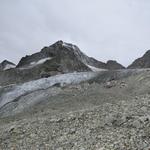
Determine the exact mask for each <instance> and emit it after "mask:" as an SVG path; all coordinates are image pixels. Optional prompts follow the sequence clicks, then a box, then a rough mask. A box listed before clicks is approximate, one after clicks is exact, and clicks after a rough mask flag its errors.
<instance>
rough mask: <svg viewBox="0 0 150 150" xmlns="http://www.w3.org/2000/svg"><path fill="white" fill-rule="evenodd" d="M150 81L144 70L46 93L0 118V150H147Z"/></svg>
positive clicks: (104, 75)
mask: <svg viewBox="0 0 150 150" xmlns="http://www.w3.org/2000/svg"><path fill="white" fill-rule="evenodd" d="M149 77H150V70H148V69H146V70H126V71H114V72H112V71H110V72H103V73H100V74H99V75H98V76H96V77H95V78H92V79H90V80H88V81H86V82H83V83H80V84H75V85H67V86H63V87H61V86H59V85H57V86H54V87H50V88H48V89H45V90H44V91H46V90H48V91H49V92H54V93H55V94H54V95H49V97H47V96H46V99H43V101H40V102H38V103H37V104H35V105H34V106H32V107H30V108H28V109H25V110H24V111H22V113H18V114H15V115H13V116H11V115H9V116H7V117H2V115H1V119H0V149H2V150H9V149H13V150H23V149H24V150H29V149H31V150H149V149H150V93H149V88H150V86H149V85H150V80H149ZM44 91H43V92H44ZM56 91H59V92H58V93H57V92H56ZM39 92H41V91H37V93H39ZM37 93H36V94H37ZM31 94H32V93H29V96H30V98H33V97H34V96H35V93H34V94H33V96H31ZM26 96H27V95H26ZM15 102H16V101H15ZM20 102H21V101H20ZM18 103H19V101H18ZM16 105H17V104H16Z"/></svg>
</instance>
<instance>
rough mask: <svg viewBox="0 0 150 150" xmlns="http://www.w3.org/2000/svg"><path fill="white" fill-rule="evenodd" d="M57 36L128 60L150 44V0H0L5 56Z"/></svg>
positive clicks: (93, 52) (15, 56) (0, 45)
mask: <svg viewBox="0 0 150 150" xmlns="http://www.w3.org/2000/svg"><path fill="white" fill-rule="evenodd" d="M57 40H63V41H66V42H71V43H74V44H76V45H78V46H79V48H80V49H81V50H82V51H83V52H85V53H86V54H87V55H89V56H92V57H95V58H96V59H98V60H101V61H107V60H108V59H115V60H117V61H118V62H120V63H122V64H123V65H125V66H127V65H129V64H130V63H131V62H132V61H133V60H134V59H135V58H137V57H139V56H141V55H143V54H144V53H145V51H146V50H148V49H150V0H0V61H2V60H4V59H8V60H10V61H13V62H15V63H17V62H18V61H19V59H20V58H21V57H22V56H25V55H27V54H32V53H34V52H37V51H40V49H41V48H42V47H44V46H49V45H51V44H53V43H54V42H56V41H57Z"/></svg>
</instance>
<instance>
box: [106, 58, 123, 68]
mask: <svg viewBox="0 0 150 150" xmlns="http://www.w3.org/2000/svg"><path fill="white" fill-rule="evenodd" d="M106 68H107V69H109V70H117V69H125V67H124V66H122V65H121V64H119V63H118V62H117V61H114V60H109V61H107V63H106Z"/></svg>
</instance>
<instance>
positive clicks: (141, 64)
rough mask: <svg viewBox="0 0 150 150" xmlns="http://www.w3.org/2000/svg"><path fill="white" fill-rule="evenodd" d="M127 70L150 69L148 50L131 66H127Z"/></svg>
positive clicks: (149, 51) (149, 52)
mask: <svg viewBox="0 0 150 150" xmlns="http://www.w3.org/2000/svg"><path fill="white" fill-rule="evenodd" d="M128 68H129V69H135V68H150V50H148V51H147V52H146V53H145V54H144V55H143V56H142V57H141V58H138V59H136V60H135V61H134V62H133V63H132V64H131V65H129V66H128Z"/></svg>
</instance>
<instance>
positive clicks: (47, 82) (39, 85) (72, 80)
mask: <svg viewBox="0 0 150 150" xmlns="http://www.w3.org/2000/svg"><path fill="white" fill-rule="evenodd" d="M96 75H97V74H96V73H94V72H81V73H68V74H62V75H56V76H53V77H49V78H42V79H39V80H34V81H30V82H26V83H24V84H22V85H17V86H14V87H13V90H12V91H10V92H7V93H4V94H3V95H2V96H1V97H0V107H2V106H3V105H5V104H6V103H9V102H11V101H13V100H15V99H16V98H17V97H19V96H22V95H24V94H26V93H30V92H33V91H36V90H42V89H47V88H49V87H51V86H53V85H54V84H56V83H60V84H61V85H62V86H63V85H66V84H77V83H80V82H81V81H86V80H89V79H91V78H93V77H95V76H96Z"/></svg>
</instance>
